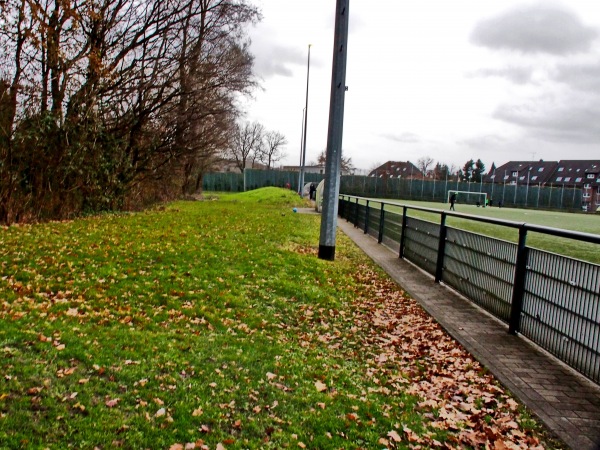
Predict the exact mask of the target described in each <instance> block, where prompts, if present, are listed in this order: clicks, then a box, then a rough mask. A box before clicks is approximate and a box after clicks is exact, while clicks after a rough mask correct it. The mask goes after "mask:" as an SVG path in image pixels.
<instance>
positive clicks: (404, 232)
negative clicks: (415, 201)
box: [400, 206, 408, 259]
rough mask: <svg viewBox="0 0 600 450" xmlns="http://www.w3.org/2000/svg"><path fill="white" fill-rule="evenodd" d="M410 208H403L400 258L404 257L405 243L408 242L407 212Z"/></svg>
mask: <svg viewBox="0 0 600 450" xmlns="http://www.w3.org/2000/svg"><path fill="white" fill-rule="evenodd" d="M407 210H408V208H407V207H406V206H404V207H403V210H402V235H401V236H400V259H402V258H404V245H405V244H406V214H407Z"/></svg>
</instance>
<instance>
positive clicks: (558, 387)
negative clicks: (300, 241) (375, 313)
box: [338, 219, 600, 450]
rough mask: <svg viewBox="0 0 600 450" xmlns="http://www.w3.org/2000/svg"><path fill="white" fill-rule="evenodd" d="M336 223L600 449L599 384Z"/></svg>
mask: <svg viewBox="0 0 600 450" xmlns="http://www.w3.org/2000/svg"><path fill="white" fill-rule="evenodd" d="M338 227H339V228H340V229H341V230H342V231H343V232H344V233H345V234H346V235H348V236H349V237H350V238H351V239H352V240H353V241H354V242H356V244H357V245H358V246H359V247H360V248H361V249H362V250H363V251H364V252H365V253H366V254H367V255H368V256H369V257H371V258H372V259H373V260H374V261H375V262H376V263H377V264H378V265H380V266H381V267H382V268H383V269H384V270H385V271H386V272H387V273H388V274H389V275H390V276H391V277H392V278H393V279H394V280H395V281H396V282H397V283H398V284H400V285H401V286H402V288H403V289H405V290H406V291H407V292H408V293H409V294H410V295H411V297H413V298H414V299H415V300H417V301H418V302H419V303H420V304H421V305H422V306H423V308H424V309H425V310H426V311H427V312H428V313H429V314H431V315H432V316H433V317H434V318H435V319H436V320H437V321H438V322H439V323H440V324H441V325H442V326H443V327H444V328H445V329H446V331H448V333H450V335H451V336H452V337H454V339H456V340H457V341H458V342H460V343H461V344H462V345H463V346H464V347H465V348H466V349H467V350H468V351H469V352H470V353H471V354H472V355H473V356H474V357H475V358H477V360H479V362H481V363H482V364H483V365H484V366H485V367H487V368H488V369H489V370H490V372H492V373H493V374H494V375H495V376H496V378H497V379H498V380H499V381H500V382H501V383H502V384H503V385H504V386H505V387H507V388H508V389H509V390H510V391H511V392H512V393H513V394H514V395H515V396H516V397H518V398H519V399H520V400H521V402H522V403H524V404H525V405H526V406H527V407H528V408H529V409H530V410H531V411H532V412H533V413H534V414H536V415H537V416H538V417H539V418H540V419H541V420H542V422H543V423H544V424H545V425H546V426H547V428H548V429H549V430H550V431H551V432H553V433H554V434H556V436H558V438H560V439H561V440H562V441H563V442H565V443H566V444H567V445H568V446H569V447H571V448H572V449H573V450H592V449H593V450H600V386H597V385H596V384H594V383H592V382H591V381H589V380H588V379H586V378H584V377H583V376H581V375H579V374H578V373H577V372H575V371H573V370H572V369H570V368H569V367H567V366H566V365H564V364H562V363H561V362H560V361H558V360H557V359H556V358H554V357H553V356H551V355H549V354H548V353H546V352H544V351H543V350H541V349H539V348H538V347H536V346H534V345H533V344H531V343H530V342H529V341H527V340H526V339H525V338H522V337H520V336H513V335H510V334H508V332H507V329H508V327H507V326H506V325H505V324H504V323H502V322H500V321H498V320H497V319H495V318H494V317H492V316H491V315H489V314H487V313H486V312H485V311H483V310H482V309H480V308H478V307H476V306H475V305H473V304H472V303H471V302H469V301H467V300H466V299H464V297H461V296H460V295H459V294H457V293H455V292H454V291H452V290H450V289H448V288H446V287H444V286H443V285H440V284H436V283H434V281H433V278H432V277H431V276H429V275H428V274H425V273H424V272H422V271H421V270H419V269H417V268H416V267H415V266H413V265H412V264H410V263H408V262H406V261H404V260H401V259H399V258H398V256H397V252H392V251H391V250H389V249H388V248H387V247H384V246H383V245H379V244H377V241H376V240H375V239H373V238H372V237H370V236H368V235H365V234H364V233H363V232H362V231H361V230H359V229H357V228H354V226H353V225H352V224H350V223H348V222H346V221H345V220H343V219H338Z"/></svg>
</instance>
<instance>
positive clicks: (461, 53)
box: [245, 0, 600, 169]
mask: <svg viewBox="0 0 600 450" xmlns="http://www.w3.org/2000/svg"><path fill="white" fill-rule="evenodd" d="M253 3H254V4H256V5H257V6H259V7H260V8H261V10H262V14H263V20H262V22H261V23H260V24H259V25H257V26H256V27H254V28H253V29H252V30H251V39H252V47H251V48H252V52H253V54H254V55H255V65H256V72H257V73H258V75H259V76H260V78H261V84H262V89H260V90H257V91H256V92H255V95H254V98H253V99H250V100H248V101H246V102H245V109H246V111H247V115H246V117H245V119H246V120H251V121H253V120H257V121H259V122H261V123H262V124H263V125H264V126H265V127H266V128H267V129H269V130H276V131H280V132H281V133H283V134H284V135H285V136H286V137H287V140H288V142H289V143H288V145H287V148H286V153H287V155H288V156H287V157H286V159H285V160H284V161H282V163H284V164H298V162H299V159H300V141H301V132H302V110H303V108H304V102H305V95H306V69H307V53H308V44H312V47H311V65H310V89H309V100H308V132H307V162H308V161H311V160H316V157H317V155H318V154H319V153H320V152H321V151H322V150H323V149H325V147H326V145H327V123H328V116H329V96H330V83H331V62H332V55H333V27H334V13H335V4H336V1H335V0H301V1H291V0H254V1H253ZM346 84H347V85H348V92H347V93H346V103H345V120H344V138H343V153H344V156H350V157H351V158H352V161H353V162H354V165H355V166H356V167H357V168H359V169H371V168H373V167H374V165H375V164H377V163H384V162H386V161H388V160H399V161H400V160H401V161H406V160H410V161H413V162H416V161H417V159H418V158H420V157H421V156H430V157H432V158H433V159H434V160H435V161H440V162H442V163H447V164H454V165H456V166H459V165H460V166H462V165H463V164H464V162H466V161H467V160H468V159H470V158H473V159H475V160H476V159H477V158H481V159H482V160H483V162H484V163H485V164H486V167H487V168H489V167H490V166H491V164H492V162H495V163H496V165H497V166H498V165H500V164H502V163H504V162H506V161H509V160H532V159H536V160H538V159H544V160H559V159H600V7H599V6H598V1H597V0H569V2H568V3H567V2H553V1H542V2H533V3H531V2H522V1H512V0H499V1H497V0H484V1H482V0H455V1H452V2H449V1H447V0H419V1H411V2H405V1H399V0H377V1H367V0H350V36H349V42H348V66H347V74H346Z"/></svg>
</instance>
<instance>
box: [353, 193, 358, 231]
mask: <svg viewBox="0 0 600 450" xmlns="http://www.w3.org/2000/svg"><path fill="white" fill-rule="evenodd" d="M353 224H354V227H355V228H358V197H356V205H355V206H354V222H353Z"/></svg>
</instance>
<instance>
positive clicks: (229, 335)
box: [0, 189, 553, 449]
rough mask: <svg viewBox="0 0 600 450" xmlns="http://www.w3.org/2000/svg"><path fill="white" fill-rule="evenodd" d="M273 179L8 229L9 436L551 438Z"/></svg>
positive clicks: (41, 443) (538, 441)
mask: <svg viewBox="0 0 600 450" xmlns="http://www.w3.org/2000/svg"><path fill="white" fill-rule="evenodd" d="M295 203H298V200H297V198H296V196H295V195H294V194H293V193H290V192H288V191H284V190H279V189H264V190H259V191H254V192H251V193H248V194H242V195H228V196H223V197H222V198H221V199H219V200H215V201H204V202H188V203H177V204H173V205H171V206H169V207H167V208H163V209H162V210H160V209H159V210H155V211H147V212H144V213H139V214H124V215H107V216H102V217H93V218H87V219H82V220H77V221H74V222H68V223H50V224H41V225H35V226H22V227H10V228H6V229H3V230H0V376H1V377H2V378H1V379H0V448H10V449H12V448H51V449H64V448H90V449H94V448H98V449H110V448H130V449H140V448H151V449H155V448H156V449H161V448H164V449H183V448H202V449H223V448H226V449H236V448H237V449H242V448H315V449H317V448H319V449H326V448H332V449H341V448H343V449H350V448H356V449H359V448H364V449H372V448H378V449H379V448H491V449H504V448H546V447H552V446H553V443H552V442H550V441H548V440H544V439H543V437H542V436H543V434H541V433H542V431H541V429H540V428H539V426H538V425H537V424H536V423H535V421H534V420H532V419H531V418H530V417H529V416H528V415H527V414H526V413H524V412H523V409H522V408H521V407H520V406H519V405H518V403H517V402H516V401H515V400H514V399H512V398H511V397H510V396H509V395H508V394H507V393H506V392H504V391H503V389H502V388H501V387H500V386H499V385H498V384H497V383H496V381H495V380H494V379H493V378H492V377H491V376H490V375H489V374H487V373H486V371H485V370H484V369H483V368H481V367H480V365H479V364H478V363H477V362H476V361H474V360H473V358H472V357H471V356H470V355H469V354H467V353H466V352H465V351H464V350H463V349H462V348H461V347H460V346H458V345H457V344H456V343H455V342H454V341H452V340H451V339H450V338H449V337H448V336H447V335H446V334H445V333H444V332H443V331H442V330H441V328H440V327H439V326H438V325H437V324H436V323H435V322H434V321H433V320H432V319H431V318H430V317H428V316H427V314H426V313H424V312H423V310H422V309H421V308H420V307H419V306H418V305H416V304H415V302H414V301H413V300H411V299H409V298H407V296H405V295H404V293H403V292H402V291H401V290H400V288H399V287H398V286H397V285H395V284H394V283H392V282H391V281H390V280H389V279H388V278H387V277H386V276H385V275H384V274H383V273H381V271H380V270H379V269H378V268H376V267H374V266H373V264H372V263H371V262H370V260H368V259H367V258H366V257H365V256H364V255H363V254H362V253H360V251H358V249H357V248H356V247H355V246H354V245H353V244H352V243H351V242H349V241H348V240H347V239H346V238H345V237H344V236H343V235H338V243H337V248H336V262H335V263H331V262H327V261H321V260H319V259H318V258H317V257H316V247H317V244H318V232H319V230H318V226H319V225H318V218H317V217H314V216H305V215H299V214H294V213H292V210H291V208H292V206H293V205H294V204H295Z"/></svg>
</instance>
